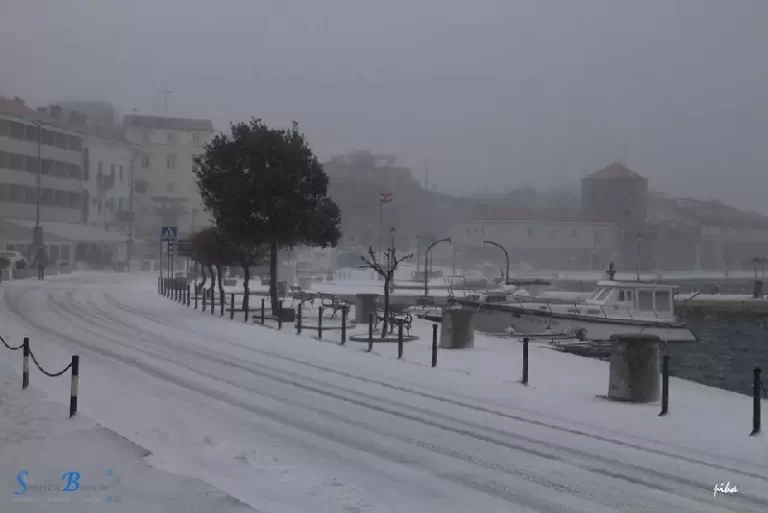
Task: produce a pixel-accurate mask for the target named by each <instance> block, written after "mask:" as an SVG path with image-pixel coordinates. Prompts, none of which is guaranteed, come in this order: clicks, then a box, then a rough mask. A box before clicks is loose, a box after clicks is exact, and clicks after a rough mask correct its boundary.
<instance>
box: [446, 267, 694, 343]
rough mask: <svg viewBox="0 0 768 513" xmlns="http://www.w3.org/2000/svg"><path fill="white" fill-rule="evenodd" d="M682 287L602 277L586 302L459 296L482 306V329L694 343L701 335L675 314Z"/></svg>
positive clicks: (478, 322)
mask: <svg viewBox="0 0 768 513" xmlns="http://www.w3.org/2000/svg"><path fill="white" fill-rule="evenodd" d="M676 288H677V287H676V286H675V285H666V284H660V283H653V282H643V281H618V280H606V281H600V282H598V284H597V288H596V289H595V290H594V291H593V292H592V294H591V295H590V296H589V297H588V298H587V299H586V300H583V301H574V302H572V303H567V302H559V303H555V302H545V301H539V300H536V299H534V300H530V299H529V300H528V301H521V300H519V299H514V300H512V301H510V300H509V297H506V296H504V297H499V295H488V296H485V297H479V298H477V299H474V298H473V299H457V300H456V302H458V303H460V304H461V305H462V306H464V307H471V308H477V311H478V316H477V318H476V321H475V325H476V326H477V328H478V329H481V330H483V331H491V332H503V331H505V330H509V328H512V329H513V330H514V332H515V333H516V334H518V335H521V336H522V335H524V334H526V333H542V332H551V333H579V338H581V339H586V340H592V341H604V340H608V339H610V337H611V335H614V334H620V333H621V334H624V333H641V332H642V333H646V334H652V335H657V336H658V337H659V338H660V339H661V340H665V341H667V342H694V341H696V336H695V335H694V334H693V332H692V331H691V330H690V329H689V328H688V327H687V326H686V325H685V324H684V323H683V322H680V321H678V319H677V318H676V317H675V313H674V295H673V292H674V290H675V289H676Z"/></svg>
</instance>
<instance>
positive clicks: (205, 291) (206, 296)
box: [203, 289, 208, 312]
mask: <svg viewBox="0 0 768 513" xmlns="http://www.w3.org/2000/svg"><path fill="white" fill-rule="evenodd" d="M207 309H208V291H207V290H205V289H203V312H205V311H206V310H207Z"/></svg>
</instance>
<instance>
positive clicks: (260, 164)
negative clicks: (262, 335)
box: [195, 119, 341, 312]
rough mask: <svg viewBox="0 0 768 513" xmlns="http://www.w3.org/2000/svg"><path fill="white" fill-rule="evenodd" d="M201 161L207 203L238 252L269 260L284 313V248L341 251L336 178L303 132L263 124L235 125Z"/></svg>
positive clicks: (271, 284) (210, 145) (274, 289)
mask: <svg viewBox="0 0 768 513" xmlns="http://www.w3.org/2000/svg"><path fill="white" fill-rule="evenodd" d="M230 131H231V133H230V134H229V135H225V134H219V135H217V136H215V137H214V138H213V140H212V141H211V142H210V143H208V144H207V145H206V146H205V152H204V153H203V154H202V155H200V156H198V157H197V158H196V159H195V175H196V177H197V184H198V187H199V188H200V193H201V195H202V198H203V204H204V205H205V208H206V210H207V211H208V212H209V213H210V214H211V216H212V218H213V221H214V222H215V224H216V226H217V227H218V228H219V229H221V230H222V233H225V234H227V236H228V237H229V239H230V240H231V241H232V243H233V245H234V246H235V247H238V248H241V250H244V249H248V250H249V251H250V253H249V254H250V256H257V255H258V253H259V250H260V249H261V248H262V247H265V248H267V250H268V258H269V264H270V265H269V271H270V280H269V291H270V299H271V304H272V311H273V312H276V311H277V308H278V298H277V267H278V250H279V249H280V248H285V247H295V246H298V245H310V246H320V247H328V246H336V244H337V243H338V241H339V238H340V237H341V231H340V225H341V213H340V210H339V207H338V205H336V203H334V202H333V201H332V200H331V199H330V198H329V197H328V176H327V175H326V174H325V172H324V171H323V168H322V166H321V165H320V163H319V161H318V160H317V157H316V156H315V154H314V153H313V152H312V149H311V148H310V147H309V144H308V143H307V140H306V137H305V136H304V134H303V133H301V132H300V131H299V126H298V124H297V123H295V122H294V123H293V125H292V126H291V128H290V129H287V130H282V129H274V128H270V127H268V126H267V125H266V124H265V123H264V122H263V121H261V120H260V119H252V120H251V121H250V122H248V123H237V124H232V125H231V127H230Z"/></svg>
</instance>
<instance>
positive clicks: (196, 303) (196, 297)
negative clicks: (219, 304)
mask: <svg viewBox="0 0 768 513" xmlns="http://www.w3.org/2000/svg"><path fill="white" fill-rule="evenodd" d="M195 285H197V284H195ZM197 292H198V291H197V286H195V310H197ZM203 301H205V300H203ZM203 310H205V306H203Z"/></svg>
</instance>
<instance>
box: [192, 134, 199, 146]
mask: <svg viewBox="0 0 768 513" xmlns="http://www.w3.org/2000/svg"><path fill="white" fill-rule="evenodd" d="M192 144H194V145H196V146H197V145H199V144H200V134H192Z"/></svg>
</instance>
